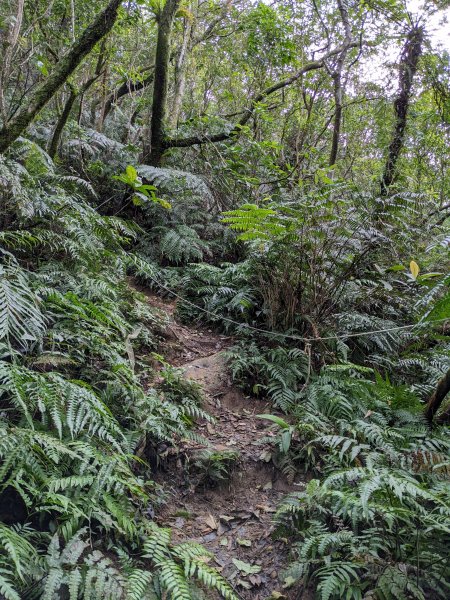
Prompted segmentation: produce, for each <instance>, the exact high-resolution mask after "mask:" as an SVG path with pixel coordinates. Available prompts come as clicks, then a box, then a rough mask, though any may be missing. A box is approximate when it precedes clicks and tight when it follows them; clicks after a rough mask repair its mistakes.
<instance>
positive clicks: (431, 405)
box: [425, 370, 450, 425]
mask: <svg viewBox="0 0 450 600" xmlns="http://www.w3.org/2000/svg"><path fill="white" fill-rule="evenodd" d="M449 392H450V370H448V371H447V373H446V374H445V375H444V377H442V379H441V380H440V381H439V383H438V384H437V387H436V389H435V391H434V393H433V394H432V396H431V397H430V399H429V400H428V402H427V406H426V408H425V417H426V419H427V421H428V422H429V423H430V425H431V424H432V422H433V419H434V416H435V414H436V413H437V411H438V410H439V408H440V407H441V405H442V402H443V401H444V400H445V398H446V396H447V394H448V393H449Z"/></svg>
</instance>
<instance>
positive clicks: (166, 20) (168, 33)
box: [143, 0, 181, 166]
mask: <svg viewBox="0 0 450 600" xmlns="http://www.w3.org/2000/svg"><path fill="white" fill-rule="evenodd" d="M180 4H181V0H166V3H165V5H164V8H163V9H162V11H161V13H160V14H159V15H158V39H157V43H156V57H155V80H154V85H153V103H152V116H151V123H150V136H151V137H150V143H149V142H148V141H146V142H145V145H144V157H143V158H144V162H146V163H148V164H151V165H155V166H157V165H159V164H160V162H161V158H162V155H163V153H164V123H165V118H166V111H167V94H168V85H169V64H170V42H171V37H172V29H173V22H174V19H175V15H176V13H177V11H178V9H179V7H180Z"/></svg>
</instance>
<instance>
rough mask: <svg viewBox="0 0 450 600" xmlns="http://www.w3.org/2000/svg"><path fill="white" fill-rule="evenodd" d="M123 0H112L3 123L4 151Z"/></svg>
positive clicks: (100, 35)
mask: <svg viewBox="0 0 450 600" xmlns="http://www.w3.org/2000/svg"><path fill="white" fill-rule="evenodd" d="M121 2H122V0H111V1H110V3H109V4H108V6H107V7H106V8H105V10H104V11H103V12H101V13H100V14H99V15H98V16H97V17H96V19H95V20H94V22H93V23H92V24H91V25H89V27H87V28H86V29H85V30H84V32H83V33H82V34H81V36H80V37H79V39H78V40H77V41H76V42H75V43H74V44H73V45H72V47H71V48H70V50H69V52H68V53H67V54H66V55H65V56H63V57H62V58H61V60H60V61H59V62H58V63H57V64H56V65H55V67H54V69H53V71H52V72H51V73H50V75H49V76H48V77H46V79H45V81H43V82H42V83H41V85H39V86H38V87H37V88H36V89H35V90H34V91H33V92H31V93H30V95H29V96H28V97H26V98H25V103H26V104H25V105H24V106H23V107H22V108H21V109H20V110H19V111H18V112H17V113H16V114H15V116H14V117H13V118H12V119H10V121H9V122H8V123H4V124H3V128H2V129H1V130H0V153H3V152H5V151H6V150H7V149H8V148H9V147H10V146H11V144H12V143H13V142H14V141H15V140H16V139H17V138H18V137H19V136H20V135H21V134H22V133H23V132H24V131H25V129H26V128H27V127H28V125H29V124H30V123H31V122H32V121H33V119H34V118H35V117H36V115H37V114H38V113H39V112H40V111H41V110H42V108H43V107H44V106H45V105H46V104H47V102H49V100H51V98H53V96H54V95H55V94H56V92H57V91H58V90H59V88H60V87H61V86H62V85H63V84H64V83H65V81H66V80H67V78H68V77H69V76H70V75H71V74H72V73H73V72H74V70H75V69H76V68H77V67H78V65H79V64H80V63H81V61H82V60H83V58H84V57H85V56H86V55H87V54H89V52H90V51H91V50H92V48H93V47H94V46H95V44H96V43H97V42H98V41H100V40H101V39H102V38H103V37H104V36H105V35H106V34H107V33H109V31H111V29H112V27H113V25H114V23H115V21H116V19H117V11H118V9H119V6H120V5H121Z"/></svg>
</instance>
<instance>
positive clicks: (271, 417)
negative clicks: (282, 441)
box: [256, 415, 290, 429]
mask: <svg viewBox="0 0 450 600" xmlns="http://www.w3.org/2000/svg"><path fill="white" fill-rule="evenodd" d="M256 416H257V417H258V419H266V421H272V423H276V424H277V425H279V426H280V427H282V428H283V429H289V427H290V425H289V423H286V421H285V420H284V419H281V418H280V417H277V416H275V415H256Z"/></svg>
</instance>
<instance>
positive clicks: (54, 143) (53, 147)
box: [48, 86, 78, 158]
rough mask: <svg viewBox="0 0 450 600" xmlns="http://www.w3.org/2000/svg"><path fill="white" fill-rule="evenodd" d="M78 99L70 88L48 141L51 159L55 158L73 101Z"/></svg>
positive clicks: (76, 94)
mask: <svg viewBox="0 0 450 600" xmlns="http://www.w3.org/2000/svg"><path fill="white" fill-rule="evenodd" d="M77 97H78V92H77V91H76V90H75V88H74V87H72V86H71V88H70V93H69V97H68V98H67V100H66V103H65V105H64V108H63V111H62V113H61V115H60V117H59V119H58V121H57V123H56V126H55V129H54V130H53V135H52V139H51V140H50V144H49V145H48V154H49V156H50V157H51V158H55V156H56V153H57V151H58V146H59V140H60V139H61V134H62V132H63V129H64V127H65V125H66V123H67V120H68V118H69V117H70V113H71V112H72V108H73V105H74V104H75V100H76V99H77Z"/></svg>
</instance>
